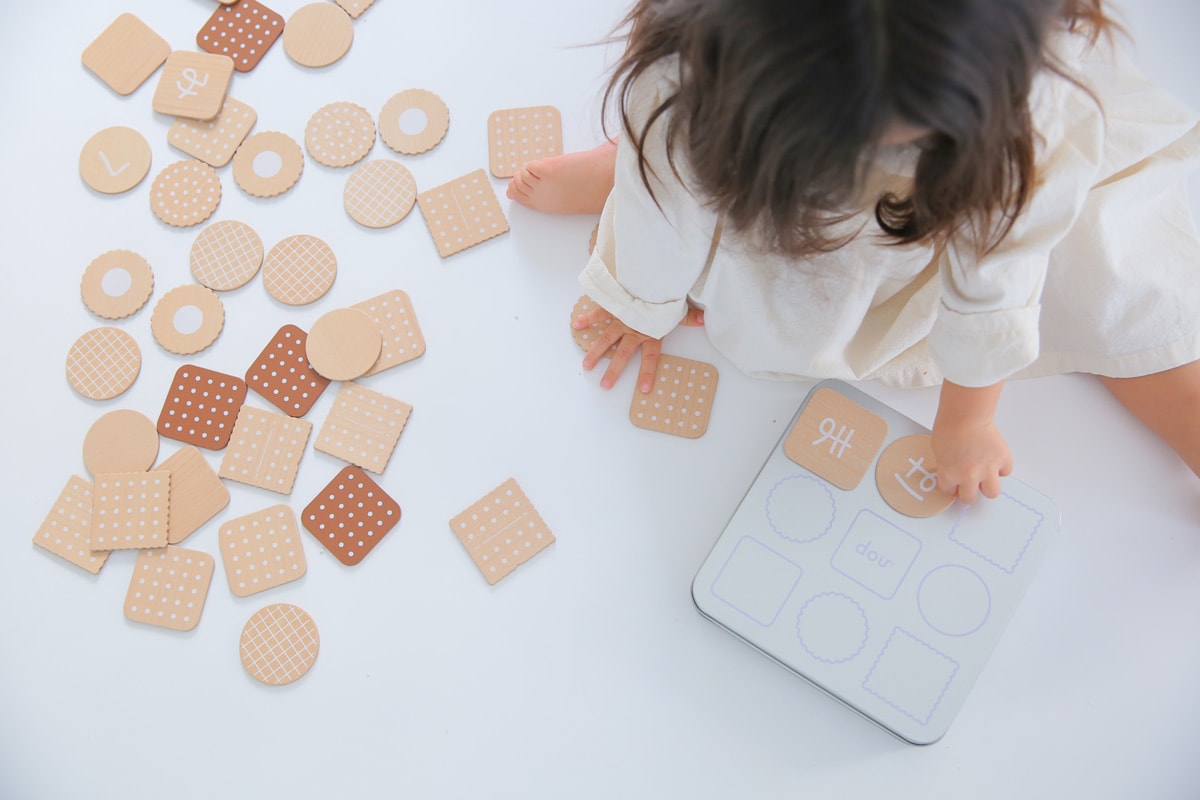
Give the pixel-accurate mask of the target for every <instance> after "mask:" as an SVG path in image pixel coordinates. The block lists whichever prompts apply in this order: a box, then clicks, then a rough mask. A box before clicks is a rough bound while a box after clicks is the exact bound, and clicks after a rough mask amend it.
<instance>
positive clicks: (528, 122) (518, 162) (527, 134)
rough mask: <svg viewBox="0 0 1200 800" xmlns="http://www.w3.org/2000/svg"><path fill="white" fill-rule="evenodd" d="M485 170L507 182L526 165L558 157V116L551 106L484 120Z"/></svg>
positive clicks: (510, 110) (497, 113)
mask: <svg viewBox="0 0 1200 800" xmlns="http://www.w3.org/2000/svg"><path fill="white" fill-rule="evenodd" d="M488 149H489V153H490V159H489V162H488V166H489V167H490V168H491V171H492V174H493V175H495V176H496V177H497V178H511V177H512V176H514V175H516V174H517V172H518V171H519V170H520V169H521V167H523V166H525V164H526V162H529V161H535V160H537V159H539V158H547V157H549V156H560V155H562V152H563V149H562V115H561V114H560V113H559V111H558V109H557V108H555V107H554V106H530V107H528V108H505V109H501V110H500V111H493V112H492V113H491V116H489V117H488Z"/></svg>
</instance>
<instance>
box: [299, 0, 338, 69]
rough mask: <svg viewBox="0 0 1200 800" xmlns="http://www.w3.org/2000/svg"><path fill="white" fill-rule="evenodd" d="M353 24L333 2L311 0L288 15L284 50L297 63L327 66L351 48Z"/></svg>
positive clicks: (308, 65) (310, 65)
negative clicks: (312, 1) (314, 1)
mask: <svg viewBox="0 0 1200 800" xmlns="http://www.w3.org/2000/svg"><path fill="white" fill-rule="evenodd" d="M353 42H354V23H353V22H351V21H350V17H349V16H347V15H346V12H345V11H342V9H341V8H339V7H338V6H336V5H334V4H333V3H309V4H308V5H306V6H301V7H300V8H298V9H296V11H295V13H293V14H292V16H290V17H288V21H287V24H286V25H285V26H284V29H283V49H284V52H286V53H287V54H288V56H289V57H291V59H292V60H293V61H295V62H296V63H297V64H300V65H302V66H305V67H327V66H329V65H330V64H332V63H334V62H335V61H337V60H338V59H340V58H341V57H342V56H344V55H346V53H347V51H349V50H350V45H351V44H352V43H353Z"/></svg>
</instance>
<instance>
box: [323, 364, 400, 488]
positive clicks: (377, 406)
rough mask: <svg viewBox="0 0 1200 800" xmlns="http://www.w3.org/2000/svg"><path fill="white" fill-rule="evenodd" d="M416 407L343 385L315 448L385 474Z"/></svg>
mask: <svg viewBox="0 0 1200 800" xmlns="http://www.w3.org/2000/svg"><path fill="white" fill-rule="evenodd" d="M411 413H412V406H410V405H409V404H408V403H405V402H403V401H401V400H396V399H394V398H391V397H388V396H387V395H385V394H381V393H379V392H377V391H375V390H373V389H368V388H367V387H365V386H360V385H359V384H357V383H353V382H350V381H347V382H346V383H343V384H342V388H341V389H340V390H339V391H338V394H337V397H336V398H335V399H334V401H333V408H332V409H330V410H329V416H328V417H326V418H325V424H324V425H322V426H321V430H320V431H318V432H317V441H316V443H315V444H314V445H313V447H314V448H315V449H317V450H320V451H321V452H322V453H328V454H329V455H331V456H336V457H338V458H340V459H342V460H343V461H349V462H350V463H351V464H355V465H357V466H360V467H362V468H363V469H365V470H369V471H371V472H374V473H375V474H376V475H378V474H380V473H382V472H383V470H384V468H385V467H386V466H387V463H388V460H389V459H391V457H392V451H393V450H394V449H395V448H396V442H398V441H399V440H400V434H401V433H402V432H403V431H404V425H405V423H406V422H407V421H408V416H409V414H411Z"/></svg>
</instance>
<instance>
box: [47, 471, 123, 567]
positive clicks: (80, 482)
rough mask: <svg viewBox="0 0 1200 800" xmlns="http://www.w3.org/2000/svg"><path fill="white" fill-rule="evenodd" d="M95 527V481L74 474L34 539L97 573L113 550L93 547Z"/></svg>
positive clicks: (49, 549) (50, 550)
mask: <svg viewBox="0 0 1200 800" xmlns="http://www.w3.org/2000/svg"><path fill="white" fill-rule="evenodd" d="M91 530H92V484H91V481H87V480H84V479H83V478H81V477H79V476H78V475H72V476H71V477H70V479H68V480H67V485H66V486H64V487H63V490H62V491H61V492H60V493H59V495H58V499H57V500H55V501H54V506H53V507H52V508H51V509H50V513H49V514H47V515H46V518H45V519H44V520H42V524H41V526H40V527H39V528H38V529H37V532H36V533H34V535H33V543H34V544H36V545H37V546H38V547H41V548H43V549H45V550H48V551H49V552H51V553H54V555H56V556H58V557H59V558H63V559H66V560H67V561H70V562H71V563H72V564H74V565H75V566H77V567H80V568H81V569H85V570H87V571H88V572H90V573H92V574H93V575H95V574H97V573H99V572H100V568H101V567H103V566H104V562H106V561H108V556H109V551H107V550H99V551H95V552H93V551H92V548H91V545H90V540H91Z"/></svg>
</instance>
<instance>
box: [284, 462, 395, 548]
mask: <svg viewBox="0 0 1200 800" xmlns="http://www.w3.org/2000/svg"><path fill="white" fill-rule="evenodd" d="M301 521H302V522H303V524H304V527H305V529H307V530H308V532H309V533H311V534H312V535H313V537H314V538H315V539H316V540H317V541H318V542H320V543H321V544H322V545H324V546H325V549H327V550H328V551H329V552H330V553H332V554H333V556H334V558H336V559H337V560H338V561H340V562H342V563H343V564H345V565H346V566H347V567H353V566H355V565H356V564H359V563H361V562H362V560H363V559H364V558H366V557H367V555H368V554H369V553H370V552H371V551H372V550H374V549H375V546H376V545H378V544H379V542H380V540H382V539H383V537H384V536H386V535H387V532H388V531H390V530H391V529H392V528H393V527H395V525H396V523H397V522H399V521H400V506H399V504H397V503H396V501H395V500H393V499H392V498H391V497H390V496H389V495H388V493H387V492H385V491H384V490H383V489H381V488H379V484H377V483H375V481H373V480H371V477H370V476H369V475H367V474H366V473H364V472H363V471H362V470H361V469H359V468H358V467H346V468H345V469H343V470H342V471H341V472H339V473H338V474H337V475H335V476H334V478H333V480H331V481H330V482H329V483H328V484H327V485H326V486H325V488H324V489H322V490H321V491H320V492H319V493H318V494H317V496H316V497H314V498H313V500H312V502H311V503H309V504H308V505H307V506H305V507H304V511H303V512H302V514H301Z"/></svg>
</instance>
